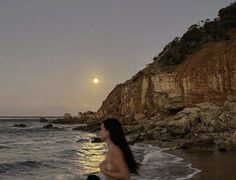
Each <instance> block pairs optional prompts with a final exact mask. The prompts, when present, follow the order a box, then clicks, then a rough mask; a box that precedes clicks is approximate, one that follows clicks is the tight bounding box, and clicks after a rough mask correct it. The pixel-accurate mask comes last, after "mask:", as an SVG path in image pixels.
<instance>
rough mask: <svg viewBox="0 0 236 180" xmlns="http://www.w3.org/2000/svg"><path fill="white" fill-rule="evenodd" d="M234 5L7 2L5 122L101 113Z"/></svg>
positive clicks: (181, 0)
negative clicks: (173, 44)
mask: <svg viewBox="0 0 236 180" xmlns="http://www.w3.org/2000/svg"><path fill="white" fill-rule="evenodd" d="M233 1H234V0H0V84H1V86H0V115H19V116H20V115H42V116H46V115H59V116H60V115H63V114H64V113H66V112H69V113H71V114H72V115H77V113H78V112H79V111H86V110H92V111H96V110H97V109H98V108H99V107H100V106H101V104H102V101H103V100H104V99H105V98H106V96H107V95H108V93H109V92H110V91H111V90H112V89H113V88H114V87H115V86H116V84H119V83H123V82H125V81H126V80H128V79H130V78H131V77H132V76H133V75H134V74H135V73H137V72H138V71H139V70H141V69H143V68H144V67H145V66H146V64H148V63H151V62H152V61H153V60H152V58H153V57H154V56H155V55H157V54H159V53H160V52H161V50H162V49H163V47H164V46H165V45H166V44H167V43H168V42H170V41H171V40H173V39H174V38H175V37H176V36H181V35H182V34H183V33H184V32H185V31H186V30H187V28H188V27H189V26H190V25H192V24H196V23H198V22H200V21H201V20H205V19H207V18H209V19H212V18H214V17H216V16H217V13H218V11H219V9H221V8H223V7H225V6H227V5H229V4H230V3H231V2H233ZM94 78H98V79H99V83H97V84H94V83H93V79H94Z"/></svg>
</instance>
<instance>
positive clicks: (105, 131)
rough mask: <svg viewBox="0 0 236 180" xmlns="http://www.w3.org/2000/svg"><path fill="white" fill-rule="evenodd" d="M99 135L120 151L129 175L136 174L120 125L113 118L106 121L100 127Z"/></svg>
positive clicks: (134, 163)
mask: <svg viewBox="0 0 236 180" xmlns="http://www.w3.org/2000/svg"><path fill="white" fill-rule="evenodd" d="M100 135H101V139H102V140H103V141H106V140H107V139H108V138H109V139H110V140H111V141H112V142H113V143H114V144H115V145H117V146H118V147H119V148H120V149H121V151H122V153H123V155H124V157H125V161H126V164H127V165H128V168H129V171H130V172H131V173H137V169H138V165H137V163H136V161H135V160H134V157H133V154H132V152H131V150H130V148H129V145H128V143H127V141H126V138H125V135H124V131H123V128H122V126H121V123H120V122H119V121H118V120H117V119H114V118H109V119H106V120H105V121H103V123H102V125H101V131H100Z"/></svg>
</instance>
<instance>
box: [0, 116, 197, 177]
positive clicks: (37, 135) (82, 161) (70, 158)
mask: <svg viewBox="0 0 236 180" xmlns="http://www.w3.org/2000/svg"><path fill="white" fill-rule="evenodd" d="M22 123H23V124H26V127H15V126H14V125H15V124H22ZM46 124H47V123H42V122H39V119H37V118H36V119H35V118H27V119H22V118H21V119H19V118H14V119H9V118H8V119H6V118H0V180H14V179H16V180H31V179H34V180H39V179H40V180H41V179H42V180H52V179H53V180H80V179H81V180H83V179H86V177H87V175H88V174H91V173H95V174H97V175H99V176H100V177H101V179H104V177H103V175H102V174H100V172H99V168H98V164H99V163H100V162H101V161H103V160H104V156H105V153H106V146H105V144H104V143H92V142H91V139H92V138H93V137H96V136H97V135H96V134H94V133H88V132H82V131H74V130H72V129H73V128H74V127H77V126H78V125H54V126H56V127H58V128H55V129H44V128H42V127H43V126H44V125H46ZM131 149H132V151H133V153H134V156H135V159H136V160H137V161H138V162H139V163H140V164H141V166H140V169H139V175H136V176H132V178H131V179H133V180H148V179H150V180H151V179H156V180H158V179H160V180H181V179H190V178H191V177H193V176H194V175H195V174H196V173H198V172H200V171H199V170H198V169H195V168H192V167H191V164H190V163H188V162H184V161H183V159H181V158H179V157H176V156H174V155H171V154H168V153H166V152H165V150H166V149H162V148H159V147H157V146H153V145H149V144H143V143H139V144H135V145H132V146H131Z"/></svg>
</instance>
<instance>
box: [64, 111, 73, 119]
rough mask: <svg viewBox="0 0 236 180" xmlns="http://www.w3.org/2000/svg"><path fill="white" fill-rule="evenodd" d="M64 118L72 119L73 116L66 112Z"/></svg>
mask: <svg viewBox="0 0 236 180" xmlns="http://www.w3.org/2000/svg"><path fill="white" fill-rule="evenodd" d="M63 119H65V120H71V119H72V116H71V114H70V113H65V114H64V115H63Z"/></svg>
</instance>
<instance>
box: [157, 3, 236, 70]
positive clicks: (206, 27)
mask: <svg viewBox="0 0 236 180" xmlns="http://www.w3.org/2000/svg"><path fill="white" fill-rule="evenodd" d="M201 23H202V24H203V25H200V24H198V25H197V24H194V25H192V26H190V27H189V28H188V31H187V32H186V33H184V34H183V36H182V37H181V38H179V37H176V38H175V39H174V40H173V41H172V42H170V43H169V44H167V45H166V46H165V48H164V49H163V51H162V52H161V53H160V54H159V55H158V56H156V57H154V58H153V60H154V61H156V62H157V63H158V65H159V66H160V67H167V66H172V65H177V64H180V63H181V62H183V61H184V60H185V57H186V56H187V55H189V54H191V53H193V52H195V51H197V50H198V49H199V48H200V47H201V45H202V44H204V43H207V42H219V41H222V40H227V39H229V34H228V32H229V30H230V29H232V28H235V27H236V2H234V3H232V4H231V5H230V6H228V7H226V8H223V9H221V10H220V11H219V12H218V17H217V18H215V19H214V20H213V21H210V19H206V20H205V21H201Z"/></svg>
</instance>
